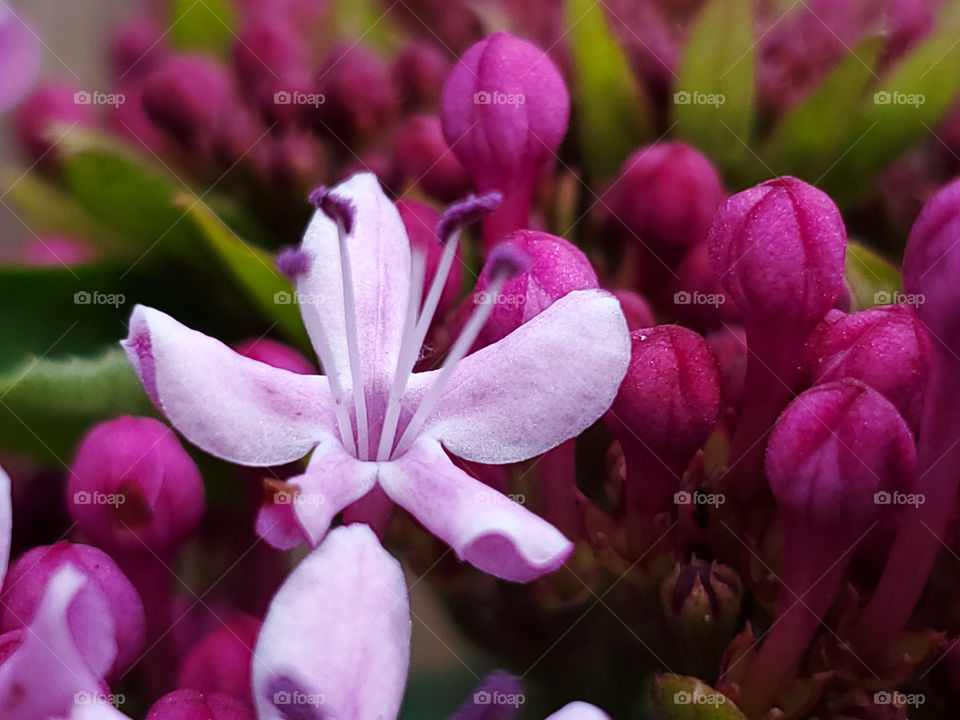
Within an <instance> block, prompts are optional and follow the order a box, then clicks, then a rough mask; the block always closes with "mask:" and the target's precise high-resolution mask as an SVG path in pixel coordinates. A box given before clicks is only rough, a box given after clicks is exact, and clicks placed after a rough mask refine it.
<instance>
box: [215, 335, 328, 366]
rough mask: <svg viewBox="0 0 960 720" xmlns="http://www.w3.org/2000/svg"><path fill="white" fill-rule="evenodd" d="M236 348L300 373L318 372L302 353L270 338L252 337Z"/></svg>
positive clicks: (257, 358) (251, 356)
mask: <svg viewBox="0 0 960 720" xmlns="http://www.w3.org/2000/svg"><path fill="white" fill-rule="evenodd" d="M234 350H236V351H237V352H238V353H240V354H241V355H243V356H244V357H248V358H252V359H253V360H259V361H260V362H262V363H266V364H267V365H272V366H273V367H277V368H280V369H282V370H289V371H290V372H295V373H299V374H300V375H315V374H316V372H317V370H316V368H315V367H314V366H313V364H312V363H311V362H310V361H309V360H307V359H306V358H305V357H304V356H303V354H302V353H300V352H299V351H297V350H294V349H293V348H292V347H290V346H289V345H284V344H283V343H281V342H277V341H276V340H271V339H270V338H251V339H250V340H245V341H244V342H242V343H240V344H239V345H237V346H236V347H234Z"/></svg>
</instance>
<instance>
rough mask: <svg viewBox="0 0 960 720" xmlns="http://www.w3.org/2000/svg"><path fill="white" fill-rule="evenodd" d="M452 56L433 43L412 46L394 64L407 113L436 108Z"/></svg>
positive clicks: (402, 102)
mask: <svg viewBox="0 0 960 720" xmlns="http://www.w3.org/2000/svg"><path fill="white" fill-rule="evenodd" d="M448 58H449V56H448V55H447V54H445V53H443V52H441V51H440V50H439V49H438V48H437V46H436V45H435V44H433V43H425V42H414V43H411V44H410V45H409V46H408V47H407V49H406V50H404V51H403V52H402V53H400V55H399V56H398V57H397V59H396V61H394V65H393V78H394V82H395V83H396V84H397V86H398V87H399V88H400V100H401V107H402V109H403V110H404V111H405V112H411V111H415V110H428V109H432V108H434V107H435V106H436V105H437V102H438V101H439V99H440V88H441V87H442V86H443V81H444V80H445V79H446V77H447V74H448V73H449V72H450V61H449V59H448Z"/></svg>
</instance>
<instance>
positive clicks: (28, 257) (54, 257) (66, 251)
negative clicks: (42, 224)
mask: <svg viewBox="0 0 960 720" xmlns="http://www.w3.org/2000/svg"><path fill="white" fill-rule="evenodd" d="M96 255H97V252H96V250H94V249H93V248H92V247H90V245H88V244H87V243H86V242H84V241H83V240H80V239H78V238H72V237H66V236H64V235H43V236H38V237H35V238H33V239H32V240H31V241H28V243H27V246H26V247H25V248H24V250H23V258H22V262H23V263H24V264H25V265H29V266H31V267H63V266H65V265H66V266H67V267H71V266H74V265H83V264H85V263H88V262H90V261H91V260H93V259H94V258H95V257H96Z"/></svg>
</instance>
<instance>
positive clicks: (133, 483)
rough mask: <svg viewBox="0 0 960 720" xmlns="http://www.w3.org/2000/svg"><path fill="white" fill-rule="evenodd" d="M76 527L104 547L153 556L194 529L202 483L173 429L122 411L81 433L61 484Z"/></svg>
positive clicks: (172, 546) (200, 509)
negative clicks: (65, 487) (66, 482)
mask: <svg viewBox="0 0 960 720" xmlns="http://www.w3.org/2000/svg"><path fill="white" fill-rule="evenodd" d="M67 492H68V496H67V501H68V509H69V511H70V515H71V517H73V519H74V520H75V521H76V522H77V525H78V526H79V528H80V531H81V532H82V533H83V534H84V535H85V536H86V537H89V538H90V539H91V540H92V541H93V542H94V543H96V544H97V545H99V546H101V547H103V548H106V549H108V550H110V551H118V552H126V553H133V554H142V553H148V552H154V553H157V554H160V555H163V554H166V553H169V552H173V551H175V550H176V549H177V548H179V546H180V544H181V543H182V542H183V541H184V540H185V539H186V538H188V537H189V536H190V535H191V534H193V532H194V530H195V529H196V527H197V525H198V523H199V522H200V518H201V516H202V515H203V509H204V491H203V481H202V479H201V477H200V472H199V471H198V470H197V466H196V465H195V464H194V462H193V460H192V459H191V458H190V456H189V455H187V453H186V451H185V450H184V449H183V446H181V445H180V441H179V440H177V437H176V435H175V434H174V433H173V431H172V430H171V429H170V428H168V427H167V426H166V425H164V424H163V423H161V422H158V421H157V420H153V419H151V418H137V417H130V416H123V417H120V418H117V419H116V420H110V421H108V422H105V423H101V424H100V425H97V426H96V427H94V428H93V430H91V431H90V432H89V433H88V434H87V436H86V437H85V438H84V439H83V442H82V443H81V445H80V449H79V450H78V452H77V458H76V460H75V461H74V463H73V466H72V472H71V473H70V481H69V485H68V491H67Z"/></svg>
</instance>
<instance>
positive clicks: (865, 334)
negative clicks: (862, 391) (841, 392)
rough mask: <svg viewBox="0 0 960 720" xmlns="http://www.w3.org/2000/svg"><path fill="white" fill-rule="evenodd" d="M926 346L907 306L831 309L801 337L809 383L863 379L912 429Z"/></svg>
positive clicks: (925, 370)
mask: <svg viewBox="0 0 960 720" xmlns="http://www.w3.org/2000/svg"><path fill="white" fill-rule="evenodd" d="M930 352H931V344H930V336H929V334H928V332H927V330H926V328H925V327H924V326H923V323H921V322H920V321H919V320H918V319H917V316H916V314H915V313H914V311H913V309H912V308H911V307H909V306H906V305H887V306H883V307H875V308H871V309H869V310H864V311H862V312H858V313H853V314H851V315H846V314H844V313H842V312H840V311H839V310H831V311H830V312H829V313H828V314H827V317H826V318H825V319H824V321H823V322H822V323H820V325H818V326H817V328H816V329H815V330H814V332H813V334H812V335H811V336H810V339H809V340H808V341H807V369H808V372H809V373H810V377H811V379H812V380H813V381H814V382H815V383H819V382H830V381H832V380H840V379H841V378H845V377H850V378H854V379H856V380H861V381H863V382H864V383H866V384H867V385H869V386H870V387H872V388H873V389H874V390H876V391H877V392H879V393H880V394H882V395H883V396H884V397H886V398H887V399H888V400H889V401H890V402H892V403H893V404H894V405H895V406H896V407H897V409H898V410H899V411H900V414H901V415H903V418H904V420H906V421H907V424H908V425H909V426H910V427H911V428H912V429H913V430H914V432H916V431H917V429H918V428H919V427H920V415H921V413H922V411H923V394H924V389H925V388H926V385H927V381H928V373H929V370H930Z"/></svg>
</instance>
